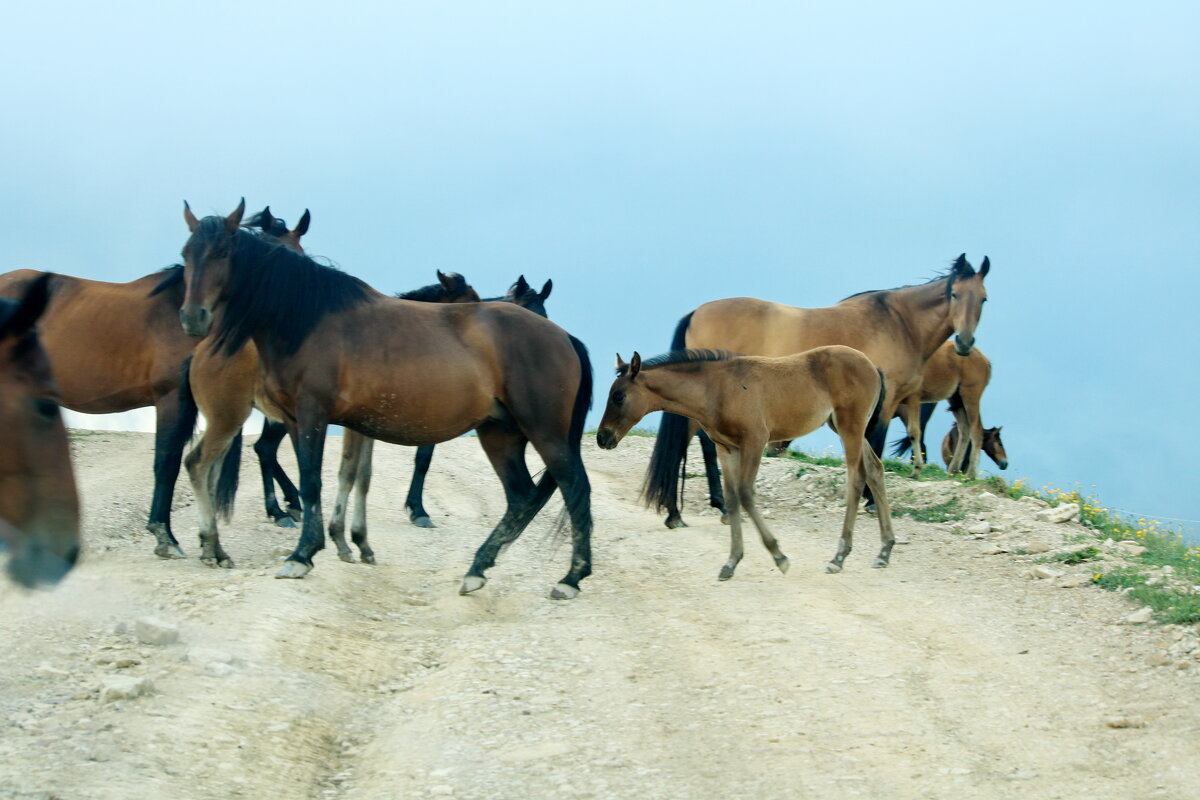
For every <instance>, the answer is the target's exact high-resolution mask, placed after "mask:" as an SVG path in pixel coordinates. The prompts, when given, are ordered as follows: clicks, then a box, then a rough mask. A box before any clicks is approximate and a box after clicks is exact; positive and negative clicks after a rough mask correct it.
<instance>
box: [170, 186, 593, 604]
mask: <svg viewBox="0 0 1200 800" xmlns="http://www.w3.org/2000/svg"><path fill="white" fill-rule="evenodd" d="M244 209H245V203H242V204H241V205H239V206H238V208H237V209H235V210H234V212H233V213H232V214H230V215H229V216H228V217H207V218H205V219H203V220H198V219H196V217H195V216H194V215H193V214H192V213H191V211H190V210H189V209H187V207H186V205H185V211H184V219H185V220H186V222H187V224H188V228H189V230H190V231H191V235H190V236H189V238H188V240H187V243H186V244H185V246H184V248H183V257H184V264H185V272H186V293H185V296H184V302H183V306H182V307H181V309H180V321H181V322H182V324H183V328H184V330H185V331H186V332H187V333H188V334H189V335H192V336H197V337H201V336H205V335H208V334H209V332H210V330H211V331H212V335H213V336H214V337H215V340H216V341H215V344H216V346H217V347H218V348H219V349H221V350H223V351H224V352H227V353H234V352H237V350H239V349H240V348H241V347H243V346H244V345H245V344H246V342H247V341H250V340H251V339H252V340H253V341H254V344H255V346H256V347H257V349H258V353H259V363H260V364H261V369H262V373H263V375H264V382H263V389H264V393H265V395H266V399H267V400H268V401H269V402H270V403H271V404H272V405H273V406H274V407H275V408H278V409H279V410H280V411H281V412H283V414H284V417H285V422H286V424H287V426H288V432H289V433H290V434H291V435H292V437H293V440H294V441H295V443H296V450H297V456H298V460H299V462H300V496H301V501H302V503H303V505H304V524H303V528H302V532H301V536H300V541H299V543H298V545H297V547H296V550H295V552H293V553H292V555H291V556H289V557H288V560H287V563H286V564H285V565H284V567H283V569H282V570H281V571H280V572H279V577H282V578H299V577H303V576H304V575H305V574H307V573H308V572H309V571H310V570H311V569H312V566H313V562H312V558H313V556H314V555H315V554H316V553H317V552H318V551H319V550H321V549H322V548H323V547H324V546H325V532H324V530H323V524H322V514H321V460H322V455H323V450H324V444H325V433H326V428H327V426H328V425H329V424H330V423H336V424H340V425H344V426H345V427H348V428H350V429H352V430H355V431H358V432H359V433H362V434H364V435H366V436H369V437H371V438H375V439H381V440H383V441H387V442H391V443H393V444H406V445H427V444H437V443H438V442H444V441H446V440H447V439H451V438H454V437H456V436H459V435H461V434H463V433H465V432H467V431H470V430H475V431H476V432H477V435H478V438H479V442H480V444H481V445H482V446H483V448H484V451H485V452H486V453H487V455H488V458H489V460H490V461H491V463H492V467H493V469H495V471H496V473H497V475H498V476H499V477H500V480H501V483H502V484H503V485H504V492H505V497H506V499H507V503H508V507H507V509H506V511H505V514H504V516H503V518H502V519H501V520H500V522H499V523H498V524H497V526H496V528H495V529H494V530H493V531H492V534H491V535H490V536H489V537H488V539H487V541H486V542H484V544H483V546H482V547H480V548H479V550H478V551H477V552H476V554H475V559H474V562H473V563H472V565H471V567H470V569H469V570H468V571H467V574H466V577H465V578H464V579H463V583H462V586H461V588H460V592H462V593H464V594H466V593H468V592H473V591H475V590H477V589H479V588H481V587H482V586H483V585H484V584H485V583H486V578H485V577H484V572H485V571H486V570H487V569H488V568H490V567H491V566H492V565H493V564H494V563H495V560H496V556H497V555H498V553H499V551H500V549H501V548H502V547H504V546H505V545H507V544H509V543H511V542H512V541H514V540H515V539H516V538H517V537H518V536H519V535H520V534H521V532H522V531H523V530H524V529H525V527H526V526H527V525H528V524H529V522H530V521H531V520H532V519H533V517H534V516H535V515H536V514H537V513H538V511H540V510H541V509H542V507H543V506H544V505H545V504H546V502H547V501H548V500H549V499H550V496H551V494H552V493H553V492H554V490H555V489H556V488H560V487H561V490H562V493H563V498H564V500H565V502H566V508H567V512H568V514H569V515H570V520H571V526H572V529H573V534H574V535H573V555H572V559H571V567H570V569H569V571H568V572H567V575H566V576H565V577H564V578H563V579H562V580H561V581H560V582H559V583H558V585H557V586H555V587H554V590H553V592H552V593H551V594H552V596H553V597H558V598H569V597H574V596H576V595H577V594H578V593H579V582H580V581H581V580H582V579H583V578H585V577H587V576H588V575H589V574H591V529H592V517H591V504H590V497H591V488H590V486H589V484H588V479H587V473H586V472H585V470H584V466H583V459H582V457H581V455H580V440H581V439H582V436H583V424H584V418H585V416H586V414H587V409H588V406H589V405H590V401H591V364H590V362H589V361H588V358H587V351H586V349H585V348H584V347H583V344H582V343H581V342H579V341H578V340H577V339H575V338H574V337H572V336H570V335H569V334H568V333H567V332H566V331H564V330H562V329H561V328H559V327H558V326H557V325H555V324H554V323H552V322H550V321H549V320H546V319H543V318H542V317H539V316H537V315H536V314H532V313H530V312H528V311H526V310H524V309H521V308H516V307H515V306H512V305H509V304H507V303H461V304H453V305H442V304H432V303H414V302H412V301H408V300H400V299H397V298H394V297H388V296H387V295H384V294H381V293H379V292H376V291H375V290H373V289H371V288H370V287H369V286H367V285H366V284H365V283H363V282H362V281H359V280H357V279H355V278H352V277H350V276H348V275H345V274H343V273H341V272H339V271H337V270H335V269H332V268H330V267H326V266H322V265H320V264H317V263H316V262H314V261H312V260H311V259H309V258H307V257H306V256H303V255H300V254H298V253H294V252H292V251H290V250H288V249H287V248H285V247H282V246H278V245H272V244H270V243H268V242H264V241H263V240H261V239H259V238H257V237H254V236H252V235H250V234H247V233H245V232H243V231H241V230H240V229H239V227H238V226H239V223H240V222H241V217H242V213H243V211H244ZM214 314H215V316H214ZM214 319H215V324H214ZM528 444H532V445H533V447H534V449H535V450H537V452H538V454H539V455H540V456H541V458H542V460H543V461H544V462H545V464H546V473H545V474H544V475H543V477H542V478H541V480H540V481H538V482H537V483H536V484H535V483H534V481H533V479H532V477H531V476H530V474H529V470H528V468H527V467H526V465H525V450H526V446H527V445H528ZM203 535H205V534H202V536H203ZM213 535H215V533H214V534H213Z"/></svg>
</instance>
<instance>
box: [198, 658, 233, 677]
mask: <svg viewBox="0 0 1200 800" xmlns="http://www.w3.org/2000/svg"><path fill="white" fill-rule="evenodd" d="M204 671H205V672H206V673H208V674H209V675H215V676H216V677H218V678H224V677H225V676H226V675H232V674H233V673H234V672H237V670H235V669H234V668H233V666H232V665H231V664H226V663H225V662H223V661H210V662H208V663H207V664H205V665H204Z"/></svg>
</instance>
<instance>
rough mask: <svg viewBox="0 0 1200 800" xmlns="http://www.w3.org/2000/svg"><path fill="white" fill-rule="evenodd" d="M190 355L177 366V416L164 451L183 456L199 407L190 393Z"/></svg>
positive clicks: (178, 456)
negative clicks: (181, 364)
mask: <svg viewBox="0 0 1200 800" xmlns="http://www.w3.org/2000/svg"><path fill="white" fill-rule="evenodd" d="M191 373H192V357H191V356H188V357H187V358H185V359H184V360H183V366H182V367H180V368H179V416H178V417H176V419H175V425H174V427H172V428H171V433H170V434H169V435H168V436H167V442H166V453H167V454H171V455H173V456H176V457H177V458H179V459H182V458H183V448H184V447H186V446H187V443H188V442H189V441H191V438H192V433H193V432H194V431H195V430H196V418H197V417H198V416H199V415H200V409H199V408H198V407H197V406H196V398H195V396H194V395H192V380H191Z"/></svg>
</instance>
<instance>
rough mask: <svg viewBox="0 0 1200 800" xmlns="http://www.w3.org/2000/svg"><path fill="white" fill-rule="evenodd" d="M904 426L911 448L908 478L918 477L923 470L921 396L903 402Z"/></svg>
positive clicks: (914, 396) (913, 396)
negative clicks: (910, 466)
mask: <svg viewBox="0 0 1200 800" xmlns="http://www.w3.org/2000/svg"><path fill="white" fill-rule="evenodd" d="M904 425H905V427H906V428H907V429H908V441H909V444H910V445H911V446H912V465H913V468H912V473H911V475H910V477H912V478H916V477H918V476H920V474H921V470H923V469H925V443H924V441H923V439H922V429H921V396H920V395H916V394H914V395H909V396H908V397H907V398H905V400H904Z"/></svg>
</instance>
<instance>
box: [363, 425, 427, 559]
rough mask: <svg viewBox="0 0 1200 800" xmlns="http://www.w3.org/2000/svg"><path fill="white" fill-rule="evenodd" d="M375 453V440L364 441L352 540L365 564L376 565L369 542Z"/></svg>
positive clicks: (373, 552)
mask: <svg viewBox="0 0 1200 800" xmlns="http://www.w3.org/2000/svg"><path fill="white" fill-rule="evenodd" d="M430 449H432V448H430ZM374 451H375V440H374V439H364V440H363V443H362V453H360V454H359V457H358V475H357V476H356V477H355V479H354V521H353V522H351V523H350V540H351V541H352V542H354V546H355V547H357V548H358V554H359V557H360V558H361V559H362V562H363V563H364V564H374V563H375V551H374V550H372V549H371V545H370V544H369V543H368V542H367V492H369V491H370V490H371V458H372V453H374Z"/></svg>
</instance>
